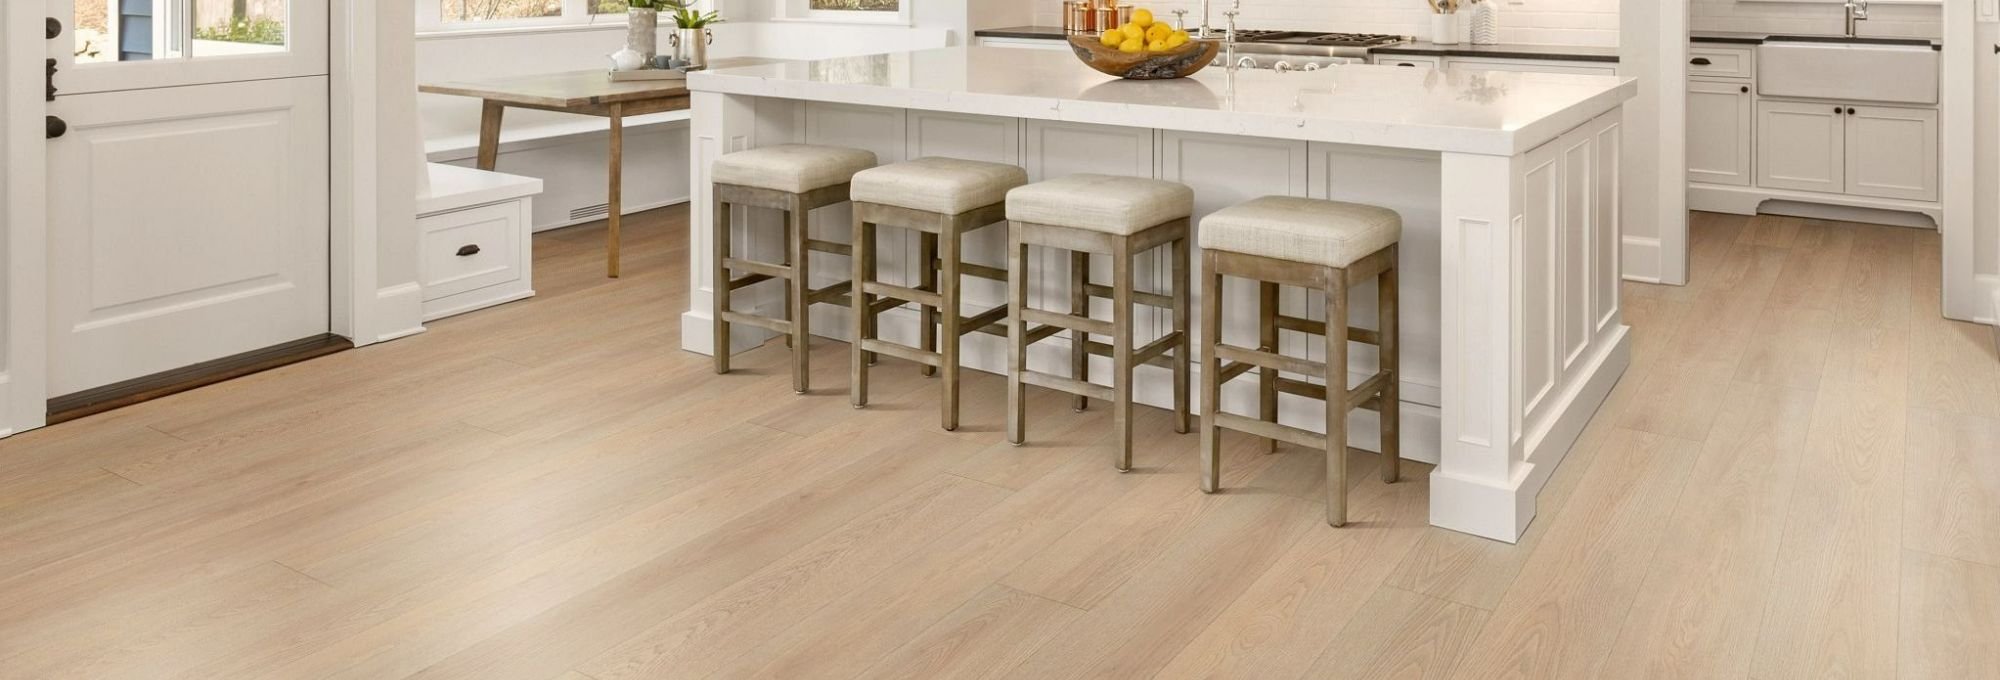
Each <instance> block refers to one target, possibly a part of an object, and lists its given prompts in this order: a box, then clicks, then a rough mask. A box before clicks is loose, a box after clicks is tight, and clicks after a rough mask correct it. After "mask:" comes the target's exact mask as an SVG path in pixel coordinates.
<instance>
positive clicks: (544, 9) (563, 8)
mask: <svg viewBox="0 0 2000 680" xmlns="http://www.w3.org/2000/svg"><path fill="white" fill-rule="evenodd" d="M416 3H417V30H418V31H419V32H423V33H435V32H442V31H461V30H485V29H495V28H501V29H505V28H533V27H539V26H589V25H612V24H616V25H621V26H622V25H624V23H625V10H626V0H416ZM704 4H705V3H704Z"/></svg>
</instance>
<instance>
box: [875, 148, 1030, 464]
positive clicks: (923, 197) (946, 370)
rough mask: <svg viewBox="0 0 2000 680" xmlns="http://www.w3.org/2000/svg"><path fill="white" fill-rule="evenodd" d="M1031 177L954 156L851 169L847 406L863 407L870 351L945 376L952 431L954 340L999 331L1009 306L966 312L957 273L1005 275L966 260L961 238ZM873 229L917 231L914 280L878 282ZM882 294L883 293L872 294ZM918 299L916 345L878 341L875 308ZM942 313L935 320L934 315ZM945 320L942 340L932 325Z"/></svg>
mask: <svg viewBox="0 0 2000 680" xmlns="http://www.w3.org/2000/svg"><path fill="white" fill-rule="evenodd" d="M1027 183H1028V172H1027V171H1026V170H1022V169H1021V168H1018V167H1015V166H1012V165H1006V164H1003V163H986V162H981V161H968V160H961V159H957V158H918V159H916V160H912V161H906V162H902V163H892V164H889V165H884V166H882V167H879V168H874V169H871V170H864V171H862V172H859V173H855V175H854V192H853V193H854V281H855V284H856V293H857V294H856V295H855V296H854V298H853V301H852V304H853V306H854V338H855V340H854V349H853V352H854V359H853V378H854V379H853V383H852V390H853V395H852V396H853V399H854V407H855V408H862V407H864V406H867V405H868V365H869V363H870V360H871V359H872V358H873V354H876V353H880V354H887V355H889V356H892V357H896V358H899V359H907V360H909V361H913V362H916V363H918V364H922V365H923V366H924V369H923V371H924V374H925V375H931V374H932V373H933V372H934V369H941V370H942V372H943V374H944V382H943V385H942V389H943V392H944V394H943V399H940V400H939V402H938V404H939V410H940V420H941V422H942V425H943V427H944V429H945V430H947V431H949V430H956V429H958V372H959V346H960V340H961V339H962V338H963V337H964V335H965V334H966V333H971V332H974V331H981V330H986V331H989V332H995V333H998V332H1001V330H1000V329H1001V327H1000V322H1001V318H1002V317H1004V316H1006V314H1007V306H1006V305H999V306H997V307H994V308H992V309H988V310H986V311H983V312H980V313H978V314H974V315H972V316H969V317H968V316H963V315H962V314H963V310H962V309H961V307H960V303H961V302H963V299H964V288H963V287H962V286H960V285H959V283H960V278H961V277H963V276H967V275H971V276H978V277H981V278H987V279H993V280H996V281H1005V280H1006V279H1007V275H1006V272H1003V271H1000V270H999V269H995V268H992V267H983V266H980V265H976V264H972V263H968V262H966V261H965V249H964V240H965V235H966V234H968V233H971V232H973V231H975V230H978V229H980V228H983V227H986V226H988V225H991V224H996V223H999V222H1000V221H1002V220H1003V219H1005V218H1006V199H1007V190H1009V189H1013V188H1014V187H1018V186H1021V185H1023V184H1027ZM877 227H899V228H903V229H910V230H913V231H916V232H918V233H919V234H920V236H919V246H918V251H919V252H918V260H919V262H918V269H919V272H918V282H917V285H916V286H914V287H911V286H896V285H890V284H887V283H883V282H881V281H877V280H876V275H877V271H876V261H875V245H876V244H875V232H876V228H877ZM878 296H880V299H877V298H878ZM910 302H915V303H917V304H918V305H919V306H920V307H921V314H922V322H921V328H920V329H919V330H920V334H921V335H920V338H921V339H920V341H919V342H920V344H921V347H918V348H911V347H908V346H905V345H900V344H896V343H893V342H889V341H886V340H881V339H879V338H878V334H877V332H876V331H877V326H878V318H877V317H878V316H880V315H881V313H882V312H884V311H887V310H890V309H894V308H896V307H900V306H902V305H904V304H906V303H910ZM940 317H941V318H940ZM939 326H943V329H942V330H943V333H944V339H943V347H942V348H940V347H939V346H938V345H939V339H938V332H939Z"/></svg>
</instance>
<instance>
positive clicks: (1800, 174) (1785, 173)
mask: <svg viewBox="0 0 2000 680" xmlns="http://www.w3.org/2000/svg"><path fill="white" fill-rule="evenodd" d="M1839 111H1840V107H1836V106H1834V105H1833V104H1812V103H1802V102H1781V101H1768V100H1767V101H1761V102H1758V103H1757V185H1758V186H1761V187H1766V188H1772V189H1799V190H1802V191H1820V192H1825V193H1833V194H1837V193H1841V192H1844V191H1846V190H1847V184H1846V182H1845V180H1844V179H1843V177H1842V175H1843V174H1844V172H1845V170H1846V166H1847V157H1846V151H1845V148H1844V147H1845V146H1846V143H1847V137H1846V131H1845V127H1844V126H1843V122H1844V121H1843V120H1842V119H1843V118H1846V116H1845V115H1844V114H1842V113H1840V112H1839Z"/></svg>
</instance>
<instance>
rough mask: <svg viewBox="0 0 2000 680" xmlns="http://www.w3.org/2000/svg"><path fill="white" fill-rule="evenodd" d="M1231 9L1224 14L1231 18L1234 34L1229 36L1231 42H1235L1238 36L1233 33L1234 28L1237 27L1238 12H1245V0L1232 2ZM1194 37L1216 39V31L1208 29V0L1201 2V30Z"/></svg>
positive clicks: (1232, 0)
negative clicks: (1236, 17) (1236, 16)
mask: <svg viewBox="0 0 2000 680" xmlns="http://www.w3.org/2000/svg"><path fill="white" fill-rule="evenodd" d="M1229 9H1230V11H1228V12H1223V14H1226V15H1229V16H1230V18H1231V21H1230V26H1231V27H1232V33H1231V35H1229V36H1228V40H1229V41H1230V42H1235V41H1236V36H1235V34H1234V32H1233V28H1234V26H1235V21H1234V19H1235V15H1236V13H1237V12H1241V11H1243V0H1231V2H1230V3H1229ZM1194 37H1197V38H1201V39H1203V40H1208V39H1211V38H1214V37H1215V29H1213V28H1209V27H1208V0H1201V30H1199V31H1197V32H1196V33H1195V35H1194Z"/></svg>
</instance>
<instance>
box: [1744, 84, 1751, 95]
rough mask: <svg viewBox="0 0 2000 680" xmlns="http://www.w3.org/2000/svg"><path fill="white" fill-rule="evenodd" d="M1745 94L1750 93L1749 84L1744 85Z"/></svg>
mask: <svg viewBox="0 0 2000 680" xmlns="http://www.w3.org/2000/svg"><path fill="white" fill-rule="evenodd" d="M1743 94H1750V86H1749V85H1744V86H1743Z"/></svg>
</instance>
